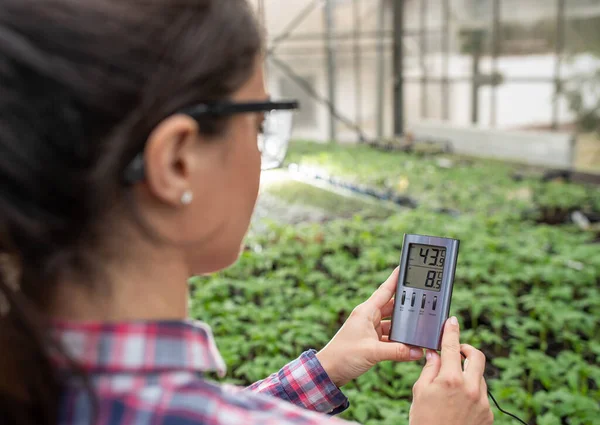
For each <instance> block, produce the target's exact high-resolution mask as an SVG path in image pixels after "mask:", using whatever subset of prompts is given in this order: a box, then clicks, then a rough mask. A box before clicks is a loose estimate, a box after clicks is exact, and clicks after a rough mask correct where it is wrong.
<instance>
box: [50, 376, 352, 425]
mask: <svg viewBox="0 0 600 425" xmlns="http://www.w3.org/2000/svg"><path fill="white" fill-rule="evenodd" d="M115 378H116V377H113V378H112V380H111V381H112V382H110V383H106V382H104V383H102V382H97V384H98V385H95V387H96V388H97V391H96V397H97V401H98V407H99V412H98V413H99V423H103V424H107V425H149V424H153V425H154V424H160V425H200V424H210V425H221V424H223V425H224V424H244V425H253V424H261V425H263V424H265V425H268V424H277V425H318V424H332V425H333V424H342V423H344V422H343V421H340V420H337V419H335V418H333V417H331V416H327V415H323V414H319V413H316V412H312V411H309V410H305V409H302V408H300V407H298V406H295V405H293V404H291V403H289V402H286V401H283V400H280V399H278V398H275V397H270V396H267V395H263V394H260V393H256V392H253V391H250V390H247V389H243V388H239V387H235V386H232V385H221V384H218V383H215V382H212V381H209V380H206V379H203V378H201V377H198V375H196V374H193V373H169V374H161V375H160V376H155V377H154V379H150V380H148V379H147V377H146V379H144V382H143V383H142V382H135V381H136V379H137V378H136V377H135V376H129V377H128V376H121V377H118V378H116V380H115ZM63 402H64V403H63V408H64V410H63V412H65V415H61V417H62V418H63V419H62V420H61V421H60V424H61V425H74V424H81V423H91V421H90V420H89V418H90V417H91V411H92V409H91V406H90V403H89V402H88V398H87V397H85V396H84V395H83V390H69V391H67V394H66V397H65V399H64V400H63Z"/></svg>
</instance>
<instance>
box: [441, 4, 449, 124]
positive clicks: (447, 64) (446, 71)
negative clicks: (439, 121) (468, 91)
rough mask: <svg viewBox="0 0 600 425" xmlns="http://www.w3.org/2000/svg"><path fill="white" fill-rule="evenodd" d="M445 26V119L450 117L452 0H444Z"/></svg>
mask: <svg viewBox="0 0 600 425" xmlns="http://www.w3.org/2000/svg"><path fill="white" fill-rule="evenodd" d="M442 7H443V11H442V14H443V17H442V19H443V21H444V22H443V24H442V25H443V28H444V30H443V31H442V33H441V36H442V46H443V47H442V48H443V53H442V54H443V65H442V68H443V71H442V72H443V83H442V117H443V118H444V119H445V120H448V119H450V84H449V79H450V0H443V4H442Z"/></svg>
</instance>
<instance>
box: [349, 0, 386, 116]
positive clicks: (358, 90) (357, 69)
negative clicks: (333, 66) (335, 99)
mask: <svg viewBox="0 0 600 425" xmlns="http://www.w3.org/2000/svg"><path fill="white" fill-rule="evenodd" d="M352 6H353V8H352V10H353V15H354V16H353V17H354V100H355V106H354V109H355V112H356V118H355V120H356V125H358V126H361V125H362V69H361V65H362V50H361V46H360V30H361V25H360V24H361V22H360V0H353V3H352ZM380 30H381V28H380Z"/></svg>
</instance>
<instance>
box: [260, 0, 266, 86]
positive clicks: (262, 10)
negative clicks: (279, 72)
mask: <svg viewBox="0 0 600 425" xmlns="http://www.w3.org/2000/svg"><path fill="white" fill-rule="evenodd" d="M258 20H259V22H260V26H261V31H264V34H265V37H266V33H267V12H266V9H265V0H258ZM263 70H264V73H265V80H266V81H269V67H268V65H267V63H266V62H265V66H263Z"/></svg>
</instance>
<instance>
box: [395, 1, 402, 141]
mask: <svg viewBox="0 0 600 425" xmlns="http://www.w3.org/2000/svg"><path fill="white" fill-rule="evenodd" d="M394 135H395V136H397V137H401V136H403V135H404V0H394Z"/></svg>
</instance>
